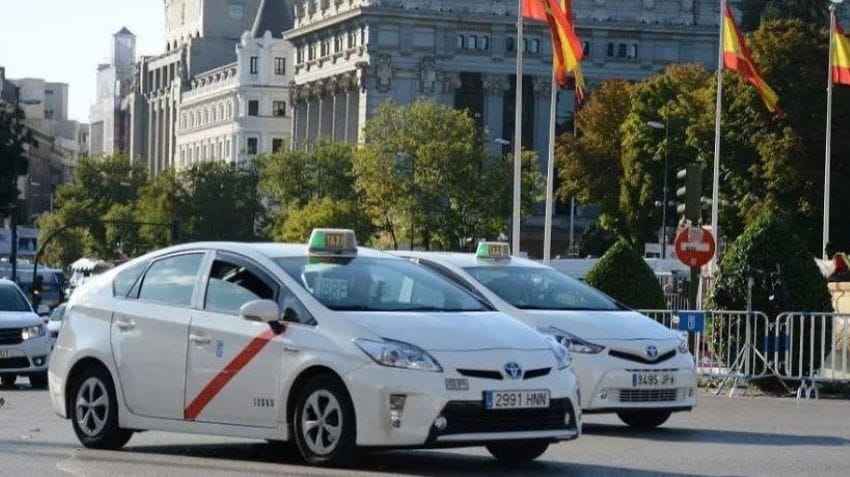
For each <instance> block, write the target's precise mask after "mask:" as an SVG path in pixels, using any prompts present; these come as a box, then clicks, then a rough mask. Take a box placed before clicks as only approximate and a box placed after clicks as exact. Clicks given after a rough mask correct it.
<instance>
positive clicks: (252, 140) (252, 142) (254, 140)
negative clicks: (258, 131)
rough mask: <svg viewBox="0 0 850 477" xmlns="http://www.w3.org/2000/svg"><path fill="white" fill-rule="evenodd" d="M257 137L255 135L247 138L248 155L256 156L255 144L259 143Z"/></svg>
mask: <svg viewBox="0 0 850 477" xmlns="http://www.w3.org/2000/svg"><path fill="white" fill-rule="evenodd" d="M259 142H260V141H259V139H257V138H255V137H249V138H248V155H249V156H256V155H257V146H258V144H259Z"/></svg>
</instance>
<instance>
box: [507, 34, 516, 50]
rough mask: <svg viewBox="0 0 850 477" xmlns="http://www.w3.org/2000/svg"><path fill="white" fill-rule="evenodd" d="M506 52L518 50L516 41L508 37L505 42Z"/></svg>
mask: <svg viewBox="0 0 850 477" xmlns="http://www.w3.org/2000/svg"><path fill="white" fill-rule="evenodd" d="M505 50H506V51H514V50H516V40H514V39H513V38H511V37H508V38H507V39H506V40H505Z"/></svg>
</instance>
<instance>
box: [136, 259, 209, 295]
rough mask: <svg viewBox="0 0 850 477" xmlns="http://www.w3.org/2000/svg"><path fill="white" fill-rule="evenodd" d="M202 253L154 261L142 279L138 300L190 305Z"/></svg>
mask: <svg viewBox="0 0 850 477" xmlns="http://www.w3.org/2000/svg"><path fill="white" fill-rule="evenodd" d="M203 258H204V255H203V254H201V253H193V254H187V255H178V256H176V257H169V258H164V259H162V260H159V261H156V262H154V263H153V264H152V265H151V267H150V268H149V269H148V272H147V273H146V274H145V277H144V279H142V286H141V289H140V290H139V299H140V300H149V301H154V302H158V303H164V304H167V305H175V306H185V307H188V306H191V304H192V291H193V289H194V288H195V281H196V279H197V277H198V269H199V268H200V267H201V260H202V259H203Z"/></svg>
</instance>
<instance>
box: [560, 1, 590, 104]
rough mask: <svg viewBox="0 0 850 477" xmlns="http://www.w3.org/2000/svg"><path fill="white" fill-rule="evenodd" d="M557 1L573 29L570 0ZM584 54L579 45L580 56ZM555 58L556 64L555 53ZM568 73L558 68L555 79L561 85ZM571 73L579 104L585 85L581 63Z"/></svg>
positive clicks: (573, 15) (573, 21)
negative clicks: (573, 77)
mask: <svg viewBox="0 0 850 477" xmlns="http://www.w3.org/2000/svg"><path fill="white" fill-rule="evenodd" d="M558 1H559V3H560V6H561V9H562V10H563V11H564V15H565V16H566V17H567V19H569V20H570V22H571V24H572V26H573V31H575V13H574V11H573V5H572V0H558ZM579 44H580V45H581V42H579ZM584 54H585V51H584V45H581V57H582V58H584ZM555 60H556V65H557V60H558V55H557V54H556V55H555ZM568 73H569V71H566V70H565V69H563V70H559V71H558V72H557V73H556V80H557V81H558V83H559V84H560V85H561V86H562V87H563V85H564V84H565V83H566V82H567V80H566V77H567V76H568ZM573 74H574V76H575V89H576V103H577V104H579V105H581V104H584V100H585V95H584V92H585V88H586V86H587V85H586V83H585V82H584V72H583V71H582V70H581V63H580V62H579V63H578V64H577V65H576V66H575V68H574V69H573ZM562 77H563V80H562ZM562 81H563V82H562Z"/></svg>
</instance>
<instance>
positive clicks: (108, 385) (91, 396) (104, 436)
mask: <svg viewBox="0 0 850 477" xmlns="http://www.w3.org/2000/svg"><path fill="white" fill-rule="evenodd" d="M70 398H71V399H72V401H70V402H69V408H70V414H71V423H72V424H73V426H74V432H75V433H76V434H77V438H78V439H79V440H80V443H82V444H83V445H84V446H86V447H90V448H92V449H120V448H121V447H123V446H124V444H126V443H127V441H129V440H130V437H132V435H133V431H129V430H127V429H121V428H120V427H118V399H117V398H116V396H115V387H114V385H113V384H112V378H111V377H110V376H109V373H108V372H107V371H106V370H104V369H103V368H99V367H91V368H86V369H84V370H83V371H82V372H81V373H80V374H79V375H78V376H77V378H76V380H75V385H74V386H73V387H72V391H71V394H70Z"/></svg>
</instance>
